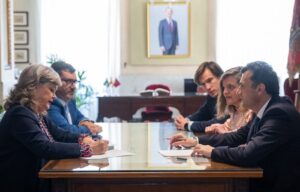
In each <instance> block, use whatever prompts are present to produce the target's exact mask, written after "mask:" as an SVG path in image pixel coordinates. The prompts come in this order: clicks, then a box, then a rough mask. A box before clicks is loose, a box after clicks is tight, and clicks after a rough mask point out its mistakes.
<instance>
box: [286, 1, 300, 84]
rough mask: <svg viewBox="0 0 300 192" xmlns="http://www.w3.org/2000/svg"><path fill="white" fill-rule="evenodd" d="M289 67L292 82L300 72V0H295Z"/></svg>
mask: <svg viewBox="0 0 300 192" xmlns="http://www.w3.org/2000/svg"><path fill="white" fill-rule="evenodd" d="M287 69H288V74H289V79H290V82H291V81H292V79H293V78H294V76H295V74H296V73H299V72H300V0H295V4H294V11H293V20H292V25H291V32H290V42H289V54H288V63H287Z"/></svg>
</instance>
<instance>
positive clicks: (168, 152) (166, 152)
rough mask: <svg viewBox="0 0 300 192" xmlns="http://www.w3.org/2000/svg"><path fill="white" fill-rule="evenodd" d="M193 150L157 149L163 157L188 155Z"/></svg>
mask: <svg viewBox="0 0 300 192" xmlns="http://www.w3.org/2000/svg"><path fill="white" fill-rule="evenodd" d="M192 152H193V150H191V149H189V150H159V153H160V154H161V155H162V156H165V157H190V156H191V155H192Z"/></svg>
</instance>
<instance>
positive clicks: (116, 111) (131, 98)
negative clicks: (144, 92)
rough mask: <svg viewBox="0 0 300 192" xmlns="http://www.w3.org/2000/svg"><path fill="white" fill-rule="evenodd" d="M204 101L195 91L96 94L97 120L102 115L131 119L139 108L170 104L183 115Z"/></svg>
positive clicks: (195, 108) (189, 112) (191, 111)
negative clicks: (146, 94)
mask: <svg viewBox="0 0 300 192" xmlns="http://www.w3.org/2000/svg"><path fill="white" fill-rule="evenodd" d="M205 101H206V95H197V94H195V93H174V94H172V95H170V96H153V97H149V96H147V97H146V96H139V95H120V96H98V117H97V121H103V118H104V117H109V118H110V117H119V118H120V119H122V120H126V121H131V120H132V115H133V114H134V113H136V111H137V110H138V109H139V108H142V107H146V106H171V107H175V108H176V109H178V110H179V112H180V113H181V114H182V115H183V116H188V115H190V114H192V113H194V112H195V111H197V110H198V109H199V107H200V106H201V105H202V104H203V103H204V102H205Z"/></svg>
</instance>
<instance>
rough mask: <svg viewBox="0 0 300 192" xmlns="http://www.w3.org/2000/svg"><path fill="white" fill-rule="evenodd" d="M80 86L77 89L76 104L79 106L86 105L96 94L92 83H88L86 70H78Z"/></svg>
mask: <svg viewBox="0 0 300 192" xmlns="http://www.w3.org/2000/svg"><path fill="white" fill-rule="evenodd" d="M77 77H78V87H77V90H76V96H75V99H76V105H77V107H78V108H81V107H85V106H86V105H87V104H88V103H89V102H90V98H91V96H93V95H94V94H95V92H94V89H93V88H92V87H91V86H90V85H86V84H85V83H84V80H86V71H78V72H77Z"/></svg>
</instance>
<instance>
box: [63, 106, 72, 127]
mask: <svg viewBox="0 0 300 192" xmlns="http://www.w3.org/2000/svg"><path fill="white" fill-rule="evenodd" d="M65 112H66V116H67V120H68V122H69V124H72V117H71V114H70V111H69V107H68V104H66V105H65Z"/></svg>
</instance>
